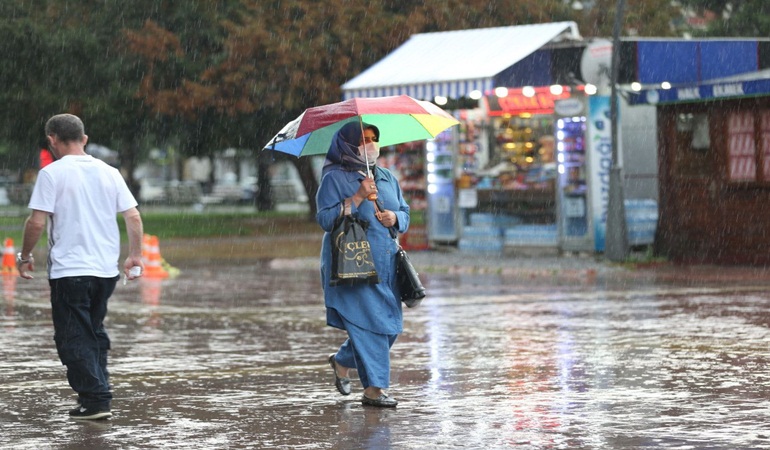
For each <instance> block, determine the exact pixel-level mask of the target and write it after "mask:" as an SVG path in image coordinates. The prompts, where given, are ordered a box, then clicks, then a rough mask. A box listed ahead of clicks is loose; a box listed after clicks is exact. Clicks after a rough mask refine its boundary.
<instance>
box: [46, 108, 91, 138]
mask: <svg viewBox="0 0 770 450" xmlns="http://www.w3.org/2000/svg"><path fill="white" fill-rule="evenodd" d="M52 134H53V135H56V137H57V138H58V139H59V140H60V141H62V142H72V141H80V140H82V139H83V136H84V135H85V128H84V127H83V121H82V120H80V118H79V117H78V116H74V115H72V114H57V115H55V116H53V117H51V118H50V119H48V122H46V123H45V135H46V136H50V135H52Z"/></svg>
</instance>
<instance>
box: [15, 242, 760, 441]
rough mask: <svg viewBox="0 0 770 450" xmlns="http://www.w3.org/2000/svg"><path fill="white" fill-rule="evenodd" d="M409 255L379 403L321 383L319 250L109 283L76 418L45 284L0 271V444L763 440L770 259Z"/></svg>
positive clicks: (325, 349)
mask: <svg viewBox="0 0 770 450" xmlns="http://www.w3.org/2000/svg"><path fill="white" fill-rule="evenodd" d="M453 258H454V259H453ZM413 259H414V260H415V262H416V264H417V265H418V269H420V268H423V269H425V270H421V271H422V272H423V273H422V275H423V278H424V281H425V285H426V287H427V289H428V292H429V296H428V298H427V299H426V300H425V301H424V302H423V304H422V305H421V306H420V307H419V308H416V309H412V310H405V332H404V334H403V335H402V336H401V337H400V338H399V341H398V342H396V345H395V346H394V348H393V351H392V358H393V372H392V376H391V379H392V384H391V388H390V393H391V394H392V395H393V396H395V397H396V398H397V399H398V400H399V402H400V403H399V405H398V408H396V409H377V408H372V407H364V406H362V405H361V404H360V401H359V399H360V395H361V389H360V385H358V384H357V380H356V382H355V383H354V393H353V395H351V396H349V397H343V396H340V395H339V394H338V393H337V392H336V390H335V388H334V386H333V377H332V373H331V369H330V368H329V367H328V364H327V362H326V359H327V356H328V355H329V353H331V352H333V351H334V349H335V348H336V347H337V346H338V345H339V344H340V343H341V341H342V339H343V335H342V334H341V332H339V331H337V330H334V329H331V328H328V327H326V326H325V322H324V309H323V300H322V296H321V290H320V285H319V282H318V269H317V263H315V262H314V261H311V260H276V261H272V262H254V263H249V264H243V265H236V266H222V265H221V264H217V265H216V267H207V266H205V265H202V264H195V265H190V266H187V267H180V269H181V273H180V274H179V276H177V277H175V278H173V279H167V280H163V281H151V280H143V281H141V282H135V283H129V284H128V285H127V286H122V284H120V283H119V285H118V288H117V289H116V292H115V295H114V296H113V298H112V300H111V303H110V312H109V315H108V322H107V326H108V331H109V333H110V336H111V338H112V341H113V350H112V353H111V361H110V370H111V374H112V382H113V384H114V393H115V399H114V402H113V413H114V416H113V418H112V419H110V420H106V421H96V422H78V421H73V420H71V419H69V418H68V417H67V410H68V409H69V408H72V407H73V406H74V404H75V396H74V394H73V393H72V391H71V390H70V388H69V386H68V385H67V383H66V379H65V372H64V368H63V367H62V366H61V365H60V364H59V362H58V359H57V357H56V351H55V349H54V345H53V341H52V334H53V331H52V326H51V324H50V306H49V304H48V286H47V282H46V281H45V280H44V279H42V274H40V273H38V277H39V278H37V279H35V280H33V281H24V280H21V279H15V278H9V277H4V278H3V300H2V303H1V304H2V310H1V312H2V316H1V317H2V320H1V321H0V356H1V358H0V430H1V433H2V439H0V448H3V449H5V448H8V449H11V448H13V449H48V448H54V449H75V448H78V449H83V448H86V449H89V448H94V449H96V448H120V449H140V448H161V447H162V448H198V449H204V448H205V449H207V448H212V449H213V448H292V449H295V448H296V449H331V448H335V449H337V448H339V449H348V448H349V449H359V448H363V449H388V448H394V449H410V448H413V449H426V448H522V449H576V448H586V449H626V448H628V449H632V448H676V449H680V448H687V449H689V448H710V449H736V448H770V426H768V424H770V366H769V365H768V361H769V360H770V348H768V342H770V328H769V327H770V294H769V293H768V287H770V272H767V271H765V270H761V269H724V268H687V267H672V266H663V267H642V268H639V267H635V268H632V267H622V266H610V265H608V264H605V263H601V262H597V261H594V260H591V259H580V258H577V259H568V258H550V259H549V258H543V259H519V260H517V259H506V260H504V261H497V262H495V261H493V259H490V258H479V259H478V261H476V262H473V261H470V260H469V259H468V258H467V257H463V256H462V255H461V256H457V255H450V256H447V255H442V254H435V253H421V254H415V255H413Z"/></svg>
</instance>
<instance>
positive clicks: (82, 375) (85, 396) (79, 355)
mask: <svg viewBox="0 0 770 450" xmlns="http://www.w3.org/2000/svg"><path fill="white" fill-rule="evenodd" d="M118 278H119V277H115V278H97V277H87V276H84V277H67V278H58V279H55V280H49V281H48V283H49V285H50V286H51V311H52V316H53V327H54V341H56V351H57V352H58V353H59V359H61V362H62V364H64V365H65V366H67V380H68V381H69V383H70V386H71V387H72V389H73V390H74V391H75V392H77V393H78V399H79V401H80V404H81V405H82V406H83V407H86V408H91V407H94V408H99V409H109V408H110V402H111V401H112V392H110V382H109V373H108V372H107V351H108V350H109V349H110V338H109V336H107V332H106V331H105V330H104V317H105V316H106V315H107V300H108V299H109V298H110V296H111V295H112V292H113V291H114V290H115V284H116V283H117V281H118Z"/></svg>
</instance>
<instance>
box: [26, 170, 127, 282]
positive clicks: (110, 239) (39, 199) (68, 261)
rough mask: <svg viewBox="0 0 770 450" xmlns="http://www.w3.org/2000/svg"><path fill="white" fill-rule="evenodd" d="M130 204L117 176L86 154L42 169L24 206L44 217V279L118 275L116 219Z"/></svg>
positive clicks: (115, 171)
mask: <svg viewBox="0 0 770 450" xmlns="http://www.w3.org/2000/svg"><path fill="white" fill-rule="evenodd" d="M135 206H137V203H136V200H135V199H134V196H133V195H132V194H131V191H129V189H128V186H127V185H126V182H125V180H123V177H122V176H121V175H120V172H118V170H117V169H115V168H114V167H111V166H109V165H107V164H106V163H104V162H103V161H101V160H98V159H96V158H94V157H92V156H90V155H83V156H77V155H69V156H64V157H62V158H61V159H59V160H57V161H55V162H53V163H51V164H49V165H47V166H46V167H45V168H43V169H42V170H41V171H40V172H39V173H38V176H37V181H36V182H35V187H34V189H33V190H32V197H31V198H30V201H29V207H30V209H36V210H39V211H45V212H47V213H49V216H48V278H49V279H57V278H63V277H74V276H95V277H101V278H112V277H115V276H118V274H119V273H120V270H119V269H118V259H119V258H120V232H119V229H118V221H117V215H118V213H121V212H123V211H126V210H128V209H131V208H133V207H135Z"/></svg>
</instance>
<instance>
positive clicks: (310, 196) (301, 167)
mask: <svg viewBox="0 0 770 450" xmlns="http://www.w3.org/2000/svg"><path fill="white" fill-rule="evenodd" d="M294 165H295V166H296V167H297V171H298V172H299V177H300V179H302V185H303V186H304V187H305V193H306V194H307V203H308V206H310V211H309V216H308V220H309V221H311V222H312V221H314V220H315V216H316V213H317V212H318V206H317V205H316V203H315V196H316V193H318V181H317V180H316V177H315V173H313V166H312V164H310V158H300V159H297V160H296V161H295V162H294Z"/></svg>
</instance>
